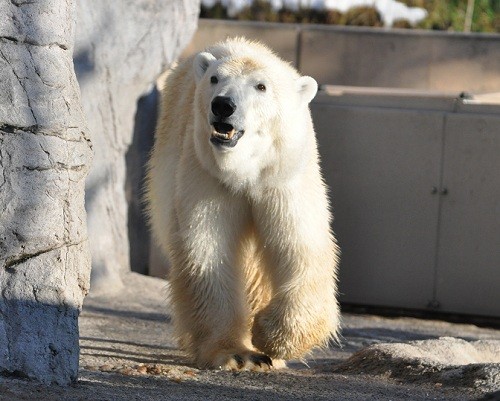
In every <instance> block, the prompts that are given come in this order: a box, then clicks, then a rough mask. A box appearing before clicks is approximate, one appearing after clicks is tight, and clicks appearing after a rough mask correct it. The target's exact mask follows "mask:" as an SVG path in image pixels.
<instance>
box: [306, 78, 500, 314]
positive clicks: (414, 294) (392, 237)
mask: <svg viewBox="0 0 500 401" xmlns="http://www.w3.org/2000/svg"><path fill="white" fill-rule="evenodd" d="M472 103H474V102H472ZM312 112H313V118H314V122H315V127H316V131H317V135H318V140H319V150H320V154H321V157H322V164H323V172H324V175H325V178H326V181H327V183H328V185H329V187H330V188H331V198H332V204H333V210H334V223H333V228H334V231H335V232H336V234H337V238H338V240H339V242H340V247H341V250H342V257H341V267H340V293H341V294H342V296H341V301H343V302H346V303H351V304H360V305H375V306H384V307H404V308H414V309H430V310H438V311H441V312H455V313H467V314H477V315H488V316H500V294H499V292H498V288H500V275H499V274H498V273H499V268H500V253H499V252H498V249H499V248H498V244H499V242H498V241H499V238H500V219H499V216H500V201H499V199H500V159H499V157H498V155H499V154H500V128H499V127H500V103H499V104H496V105H495V104H492V105H485V104H483V105H481V104H470V103H468V101H464V100H461V99H459V98H458V94H457V96H453V95H452V94H425V93H422V92H413V93H412V92H411V91H407V92H403V91H395V92H392V93H391V92H390V91H387V90H380V91H377V90H367V91H366V93H364V92H363V90H361V89H359V88H358V89H354V90H353V89H351V88H328V91H326V92H322V93H320V94H319V95H318V96H317V98H316V99H315V101H314V102H313V104H312Z"/></svg>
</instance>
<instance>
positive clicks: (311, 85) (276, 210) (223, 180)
mask: <svg viewBox="0 0 500 401" xmlns="http://www.w3.org/2000/svg"><path fill="white" fill-rule="evenodd" d="M211 77H216V80H214V79H212V81H213V82H212V81H211ZM259 84H262V85H265V90H261V89H262V87H260V86H259ZM259 88H261V89H259ZM316 91H317V84H316V81H314V79H313V78H311V77H306V76H304V77H301V76H300V75H299V74H298V73H297V72H296V71H295V70H294V69H293V68H292V67H291V66H290V65H289V64H287V63H285V62H284V61H282V60H281V59H279V58H278V57H277V56H276V55H274V54H273V53H272V52H271V51H270V50H269V49H268V48H266V47H265V46H263V45H261V44H258V43H252V42H248V41H246V40H244V39H230V40H227V41H225V42H222V43H219V44H217V45H215V46H213V47H211V48H209V49H207V51H206V52H202V53H199V54H198V55H196V56H195V57H194V58H192V59H190V60H188V61H186V62H184V63H183V64H181V65H179V66H178V67H177V68H176V69H175V70H174V71H172V72H171V73H170V74H169V76H168V77H167V79H166V84H165V88H164V90H163V100H162V107H161V115H160V120H159V123H158V127H157V134H156V140H155V147H154V150H153V153H152V156H151V160H150V164H149V173H148V183H147V198H148V201H149V207H150V219H151V226H152V230H153V233H154V236H155V238H156V239H157V241H158V242H159V244H160V245H161V246H162V248H163V249H164V251H165V253H166V255H168V257H169V258H170V261H171V263H172V270H171V275H170V280H171V287H172V301H173V305H174V310H175V321H176V327H177V331H178V334H179V337H180V340H181V344H182V345H183V346H184V347H185V348H186V349H187V350H188V351H190V352H191V353H192V354H193V356H194V358H195V360H196V362H197V363H198V365H200V366H206V367H218V366H221V367H223V368H226V369H255V370H259V369H261V368H265V367H266V366H267V367H268V365H269V364H268V363H266V361H267V359H265V357H264V356H263V354H266V355H268V356H270V357H272V358H273V359H274V365H276V366H282V365H283V363H282V362H280V360H281V359H289V358H296V357H301V356H303V355H304V354H305V353H307V352H308V351H309V350H310V349H311V348H312V347H314V346H318V345H324V344H325V343H326V342H327V341H328V339H329V338H332V337H334V338H335V337H336V335H337V329H338V324H339V311H338V306H337V301H336V268H337V259H338V251H337V247H336V245H335V241H334V239H333V236H332V234H331V231H330V220H331V218H330V213H329V206H328V201H327V196H326V188H325V185H324V183H323V180H322V178H321V174H320V170H319V163H318V154H317V149H316V138H315V134H314V129H313V125H312V121H311V115H310V112H309V108H308V103H309V102H310V101H311V100H312V98H313V97H314V96H315V94H316ZM216 96H228V97H231V99H232V100H233V101H234V103H235V105H236V109H235V111H234V114H233V115H231V116H230V117H229V118H228V122H229V123H230V124H231V125H233V126H234V127H235V129H236V130H237V131H239V130H244V135H243V136H242V137H241V138H240V139H239V141H238V142H237V144H236V146H234V147H232V148H229V147H221V146H215V145H214V144H212V143H211V142H210V135H211V133H212V130H213V128H212V127H211V123H212V122H213V118H214V116H213V114H212V111H211V106H210V105H211V102H212V100H213V99H214V98H215V97H216ZM235 355H236V356H235ZM256 358H257V359H256ZM259 358H260V359H259ZM256 360H260V361H261V362H262V361H264V362H263V363H260V364H259V363H257V362H256ZM242 361H243V362H242ZM276 366H275V367H276Z"/></svg>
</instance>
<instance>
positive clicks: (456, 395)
mask: <svg viewBox="0 0 500 401" xmlns="http://www.w3.org/2000/svg"><path fill="white" fill-rule="evenodd" d="M164 287H165V282H162V281H160V280H157V279H151V278H145V277H143V276H138V275H135V274H132V275H131V276H130V282H129V284H128V285H127V287H126V288H125V289H124V290H123V291H122V292H121V293H120V295H119V296H114V297H109V298H107V299H104V298H96V297H89V298H88V299H87V300H86V303H85V306H84V310H83V312H82V315H81V318H80V334H81V341H80V345H81V356H80V364H81V371H80V380H79V382H78V383H77V384H75V385H74V386H72V387H68V388H60V387H57V386H51V387H45V386H42V385H38V384H34V383H29V382H26V381H23V380H20V379H15V378H0V400H1V401H4V400H5V401H7V400H9V401H11V400H30V401H31V400H41V401H48V400H51V401H52V400H68V401H69V400H72V401H73V400H82V401H83V400H85V401H87V400H95V401H99V400H103V401H104V400H109V401H115V400H116V401H118V400H120V401H121V400H141V401H142V400H315V401H318V400H412V401H419V400H446V401H454V400H457V401H458V400H460V401H464V400H477V399H479V398H481V397H485V396H487V394H485V389H482V388H481V386H480V385H473V384H470V383H474V382H473V381H472V382H470V381H469V382H467V383H465V382H464V381H462V380H460V378H459V377H457V379H456V380H454V379H453V378H451V379H450V380H448V381H446V382H440V381H436V380H435V379H434V378H433V377H430V376H425V375H424V376H423V379H422V380H420V381H417V382H415V380H407V379H406V378H405V377H393V375H391V373H390V371H391V369H390V366H386V368H385V369H381V370H379V371H378V373H373V372H371V374H369V373H370V372H362V371H361V370H354V371H352V370H349V369H338V367H339V366H342V363H343V362H345V360H346V359H347V358H349V357H351V356H352V355H353V353H355V352H356V351H358V350H360V349H364V348H365V347H366V346H369V345H372V344H380V343H394V342H407V341H413V340H427V339H436V338H439V337H441V336H452V337H459V338H463V339H466V340H469V341H472V340H479V339H487V340H500V331H498V330H493V329H486V328H478V327H476V326H473V325H465V324H451V323H446V322H441V321H428V320H422V319H412V318H381V317H377V316H369V315H345V316H344V322H343V325H344V330H343V337H344V339H343V341H342V343H343V347H342V348H339V347H337V346H332V347H330V349H328V350H325V351H316V352H315V353H314V354H313V355H312V357H311V358H310V359H308V360H307V365H308V366H307V365H306V364H305V363H302V362H299V361H293V362H291V363H290V364H289V368H288V369H285V370H282V371H273V372H270V373H251V372H241V373H233V372H222V371H200V370H198V369H196V368H194V367H193V366H192V365H191V364H190V362H189V360H188V359H187V358H186V357H185V356H184V355H183V354H182V353H181V352H180V351H178V350H177V349H176V347H175V344H173V343H172V340H171V339H172V335H171V334H172V333H171V329H172V327H171V323H170V319H169V311H168V306H167V304H166V302H165V301H164V299H165V295H166V294H165V288H164ZM371 363H372V364H373V361H371ZM381 363H390V361H389V362H387V361H381ZM376 364H377V363H376V362H375V365H376ZM496 365H499V364H496ZM496 365H493V366H496ZM499 366H500V365H499ZM388 372H389V373H388ZM478 383H480V382H478ZM493 390H500V388H498V389H493ZM488 391H490V395H489V397H493V398H485V399H491V400H494V399H500V397H499V394H498V393H497V394H496V395H494V394H491V391H492V389H491V387H489V388H488Z"/></svg>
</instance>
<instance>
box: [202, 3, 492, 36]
mask: <svg viewBox="0 0 500 401" xmlns="http://www.w3.org/2000/svg"><path fill="white" fill-rule="evenodd" d="M399 1H401V2H402V3H405V4H407V5H408V6H411V7H422V8H425V9H426V10H427V12H428V16H427V18H426V19H424V20H423V21H421V22H420V23H419V24H418V25H417V26H413V25H412V24H410V23H409V22H408V21H405V20H398V21H395V22H394V25H393V26H394V27H395V28H420V29H434V30H447V31H457V32H462V31H463V30H464V24H465V18H466V17H465V16H466V11H467V0H399ZM200 18H215V19H230V18H229V17H228V15H227V10H226V9H225V8H224V6H222V5H221V3H219V2H218V3H216V4H215V5H214V6H213V7H205V6H203V5H202V6H201V11H200ZM231 19H235V20H251V21H268V22H288V23H313V24H332V25H357V26H374V27H377V26H382V25H383V24H382V20H381V17H380V14H379V13H378V12H377V10H375V9H374V8H372V7H355V8H352V9H351V10H349V11H348V12H346V13H344V14H342V13H340V12H338V11H332V10H330V11H319V10H313V9H308V8H302V9H300V10H298V11H292V10H290V9H286V8H285V9H282V10H280V11H274V10H273V9H272V7H271V5H270V4H269V2H268V1H266V0H254V2H253V4H252V5H251V6H249V7H247V8H245V9H243V10H241V11H240V12H239V13H238V14H237V15H235V16H234V17H233V18H231ZM471 31H472V32H496V33H500V0H475V1H474V13H473V15H472V25H471Z"/></svg>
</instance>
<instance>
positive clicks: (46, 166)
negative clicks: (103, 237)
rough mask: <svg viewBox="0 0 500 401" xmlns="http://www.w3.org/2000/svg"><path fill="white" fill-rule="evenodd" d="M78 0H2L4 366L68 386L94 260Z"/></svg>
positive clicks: (0, 305) (0, 343)
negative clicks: (76, 59)
mask: <svg viewBox="0 0 500 401" xmlns="http://www.w3.org/2000/svg"><path fill="white" fill-rule="evenodd" d="M74 14H75V9H74V2H73V1H72V0H45V1H37V2H23V1H20V0H11V1H6V0H0V294H1V296H0V372H2V373H9V374H17V375H21V376H27V377H30V378H34V379H38V380H40V381H42V382H45V383H52V382H55V383H59V384H68V383H70V382H72V381H74V380H75V379H76V377H77V373H78V356H79V347H78V313H79V310H80V308H81V305H82V301H83V297H84V295H85V294H86V293H87V291H88V285H89V276H90V256H89V253H88V244H87V233H86V227H85V210H84V205H83V202H84V193H83V191H84V179H85V176H86V174H87V171H88V166H89V163H90V160H91V145H90V141H89V136H88V131H87V128H86V125H85V121H84V118H83V113H82V110H81V107H80V98H79V89H78V84H77V81H76V77H75V74H74V69H73V61H72V54H73V33H74Z"/></svg>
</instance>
